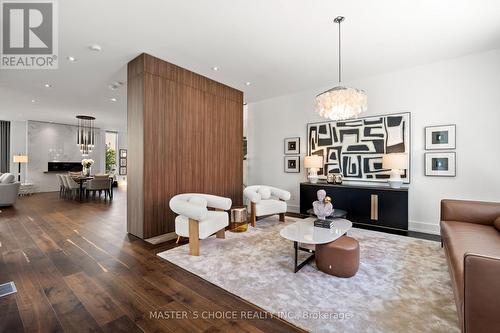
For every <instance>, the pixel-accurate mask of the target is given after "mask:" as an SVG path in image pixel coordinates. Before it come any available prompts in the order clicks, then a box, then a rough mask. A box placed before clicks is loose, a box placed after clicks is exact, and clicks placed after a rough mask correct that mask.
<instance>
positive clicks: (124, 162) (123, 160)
mask: <svg viewBox="0 0 500 333" xmlns="http://www.w3.org/2000/svg"><path fill="white" fill-rule="evenodd" d="M120 166H124V167H126V166H127V159H126V158H120Z"/></svg>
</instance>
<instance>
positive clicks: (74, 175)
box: [68, 171, 82, 178]
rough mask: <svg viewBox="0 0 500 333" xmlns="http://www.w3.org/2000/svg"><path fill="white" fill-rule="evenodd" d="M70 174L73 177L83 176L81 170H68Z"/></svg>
mask: <svg viewBox="0 0 500 333" xmlns="http://www.w3.org/2000/svg"><path fill="white" fill-rule="evenodd" d="M68 175H69V176H70V177H71V178H78V177H81V175H82V173H81V172H73V171H68Z"/></svg>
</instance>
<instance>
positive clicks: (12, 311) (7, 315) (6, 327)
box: [0, 294, 24, 332]
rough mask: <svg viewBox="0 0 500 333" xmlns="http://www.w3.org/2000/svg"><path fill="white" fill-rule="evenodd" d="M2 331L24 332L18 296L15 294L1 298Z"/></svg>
mask: <svg viewBox="0 0 500 333" xmlns="http://www.w3.org/2000/svg"><path fill="white" fill-rule="evenodd" d="M0 332H24V327H23V322H22V320H21V316H20V315H19V309H18V308H17V303H16V296H15V295H13V294H11V295H7V296H5V297H2V298H0Z"/></svg>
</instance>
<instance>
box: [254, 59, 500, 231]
mask: <svg viewBox="0 0 500 333" xmlns="http://www.w3.org/2000/svg"><path fill="white" fill-rule="evenodd" d="M366 56H370V55H366ZM346 74H348V73H346ZM333 76H334V73H332V79H334V77H333ZM333 85H335V83H333ZM333 85H332V86H333ZM348 85H351V86H354V87H357V88H361V89H364V90H366V92H367V94H368V103H369V105H368V108H369V111H368V112H367V113H366V114H365V115H380V114H389V113H395V112H402V111H409V112H411V121H412V131H411V146H412V156H411V167H412V170H411V171H412V172H411V173H412V175H411V177H412V178H411V184H410V190H409V220H410V229H412V230H418V231H424V232H433V233H438V232H439V227H438V224H439V202H440V200H441V199H442V198H457V199H472V200H490V201H500V172H499V168H500V149H499V144H500V129H499V127H500V90H499V89H500V50H494V51H490V52H486V53H481V54H475V55H470V56H467V57H462V58H456V59H452V60H447V61H443V62H439V63H434V64H429V65H425V66H420V67H416V68H412V69H408V70H404V71H398V72H394V73H389V74H385V75H379V76H374V77H369V78H366V79H362V80H357V81H353V82H350V83H349V84H348ZM327 88H330V87H318V89H313V90H309V91H304V92H299V93H296V94H292V95H286V96H281V97H277V98H273V99H268V100H264V101H260V102H256V103H251V104H249V112H248V113H249V116H248V118H249V119H248V136H249V156H248V158H249V160H248V171H249V175H248V176H249V184H260V183H262V184H269V185H274V186H277V187H282V188H284V189H287V190H289V191H290V192H291V193H292V199H291V201H290V203H289V204H290V210H291V211H298V210H299V183H300V182H301V181H306V179H307V178H306V172H305V170H304V168H303V156H304V155H305V152H306V142H305V137H306V124H307V123H308V122H315V121H321V120H322V119H321V118H320V117H319V116H317V115H316V114H315V113H314V111H313V100H314V96H315V95H316V94H318V93H319V92H322V91H324V90H326V89H327ZM443 124H456V126H457V149H456V153H457V176H456V177H454V178H444V177H425V176H424V169H423V167H424V159H423V157H424V151H425V150H424V135H423V134H424V127H425V126H430V125H443ZM293 136H300V137H301V156H302V157H301V173H300V174H290V173H284V171H283V163H284V162H283V157H284V154H283V139H284V138H286V137H293Z"/></svg>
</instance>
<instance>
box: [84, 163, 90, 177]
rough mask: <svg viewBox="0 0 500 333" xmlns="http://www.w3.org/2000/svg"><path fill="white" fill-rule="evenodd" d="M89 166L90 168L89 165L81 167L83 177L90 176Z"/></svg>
mask: <svg viewBox="0 0 500 333" xmlns="http://www.w3.org/2000/svg"><path fill="white" fill-rule="evenodd" d="M90 168H91V167H90V166H89V167H85V166H84V167H83V169H82V175H83V176H84V177H89V176H90Z"/></svg>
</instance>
